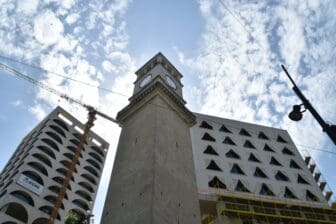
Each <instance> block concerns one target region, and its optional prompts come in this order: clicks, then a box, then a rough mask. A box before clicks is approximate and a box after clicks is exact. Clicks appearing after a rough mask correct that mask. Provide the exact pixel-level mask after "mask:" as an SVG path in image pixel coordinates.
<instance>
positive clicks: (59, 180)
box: [52, 176, 71, 190]
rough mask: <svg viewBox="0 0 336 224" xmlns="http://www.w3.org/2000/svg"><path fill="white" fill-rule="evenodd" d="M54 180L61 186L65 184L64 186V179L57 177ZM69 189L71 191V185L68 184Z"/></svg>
mask: <svg viewBox="0 0 336 224" xmlns="http://www.w3.org/2000/svg"><path fill="white" fill-rule="evenodd" d="M52 179H53V180H54V181H55V182H57V183H59V184H60V185H63V184H64V178H63V177H60V176H57V177H53V178H52ZM68 189H69V190H71V186H70V183H69V184H68Z"/></svg>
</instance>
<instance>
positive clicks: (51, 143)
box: [41, 138, 59, 152]
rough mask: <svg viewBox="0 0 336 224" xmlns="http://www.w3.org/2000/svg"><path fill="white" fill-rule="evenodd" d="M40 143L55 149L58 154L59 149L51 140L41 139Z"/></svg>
mask: <svg viewBox="0 0 336 224" xmlns="http://www.w3.org/2000/svg"><path fill="white" fill-rule="evenodd" d="M41 141H42V142H44V143H46V144H47V145H48V146H50V147H51V148H52V149H55V150H56V151H57V152H59V148H58V146H57V144H56V143H55V142H53V141H52V140H50V139H48V138H43V139H42V140H41Z"/></svg>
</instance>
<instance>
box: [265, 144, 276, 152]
mask: <svg viewBox="0 0 336 224" xmlns="http://www.w3.org/2000/svg"><path fill="white" fill-rule="evenodd" d="M264 151H267V152H274V150H273V149H272V148H271V147H269V145H267V144H265V146H264Z"/></svg>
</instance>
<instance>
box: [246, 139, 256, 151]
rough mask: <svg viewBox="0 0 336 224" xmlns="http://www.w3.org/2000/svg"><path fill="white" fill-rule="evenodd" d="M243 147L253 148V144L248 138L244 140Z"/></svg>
mask: <svg viewBox="0 0 336 224" xmlns="http://www.w3.org/2000/svg"><path fill="white" fill-rule="evenodd" d="M244 147H245V148H250V149H255V147H254V145H252V143H251V142H250V141H249V140H246V141H245V143H244Z"/></svg>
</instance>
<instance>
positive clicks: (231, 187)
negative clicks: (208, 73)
mask: <svg viewBox="0 0 336 224" xmlns="http://www.w3.org/2000/svg"><path fill="white" fill-rule="evenodd" d="M136 75H137V80H136V81H135V83H134V93H133V96H132V97H131V98H130V99H129V101H130V102H129V105H128V106H126V107H125V108H124V109H123V110H121V111H120V112H119V113H118V116H117V120H118V122H119V123H120V126H121V128H122V131H121V135H120V139H119V144H118V148H117V154H116V158H115V163H114V167H113V171H112V176H111V180H110V181H111V182H110V185H109V188H108V193H107V196H106V200H105V205H104V210H103V214H102V223H103V224H108V223H118V224H123V223H125V224H126V223H127V224H132V223H152V224H155V223H160V224H165V223H167V224H168V223H169V224H171V223H181V224H182V223H183V224H189V223H190V224H191V223H192V224H195V223H204V224H206V223H212V224H219V223H223V224H224V223H225V224H226V223H228V224H229V223H230V224H247V223H251V224H252V223H272V224H273V223H336V214H335V210H333V209H331V207H330V206H329V204H328V202H327V201H328V199H329V198H330V196H331V194H332V193H331V192H326V194H324V193H323V192H325V191H324V185H325V184H326V183H325V182H324V181H323V182H321V181H320V180H319V177H318V175H316V174H315V175H314V176H313V175H312V173H314V170H313V168H314V167H311V166H309V168H308V167H307V166H308V165H309V164H310V162H309V161H308V160H309V158H308V159H307V158H305V159H303V158H302V157H301V155H300V153H299V151H298V150H297V148H296V147H295V145H294V143H293V142H292V140H291V138H290V136H289V135H288V133H287V131H285V130H281V129H276V128H271V127H265V126H260V125H255V124H249V123H244V122H240V121H234V120H229V119H224V118H219V117H213V116H208V115H203V114H198V113H192V112H191V111H189V110H188V108H186V107H185V103H186V102H185V101H184V99H183V95H182V87H183V85H182V83H181V78H182V74H181V73H180V72H179V71H178V70H177V69H176V68H175V67H174V66H173V65H172V64H171V63H170V62H169V61H168V60H167V58H165V57H164V56H163V55H162V54H161V53H158V54H157V55H156V56H154V57H153V58H152V59H150V60H149V61H148V62H147V63H146V64H145V65H144V66H142V67H141V68H140V69H139V70H138V71H137V72H136ZM321 183H324V184H321ZM326 198H327V199H326Z"/></svg>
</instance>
